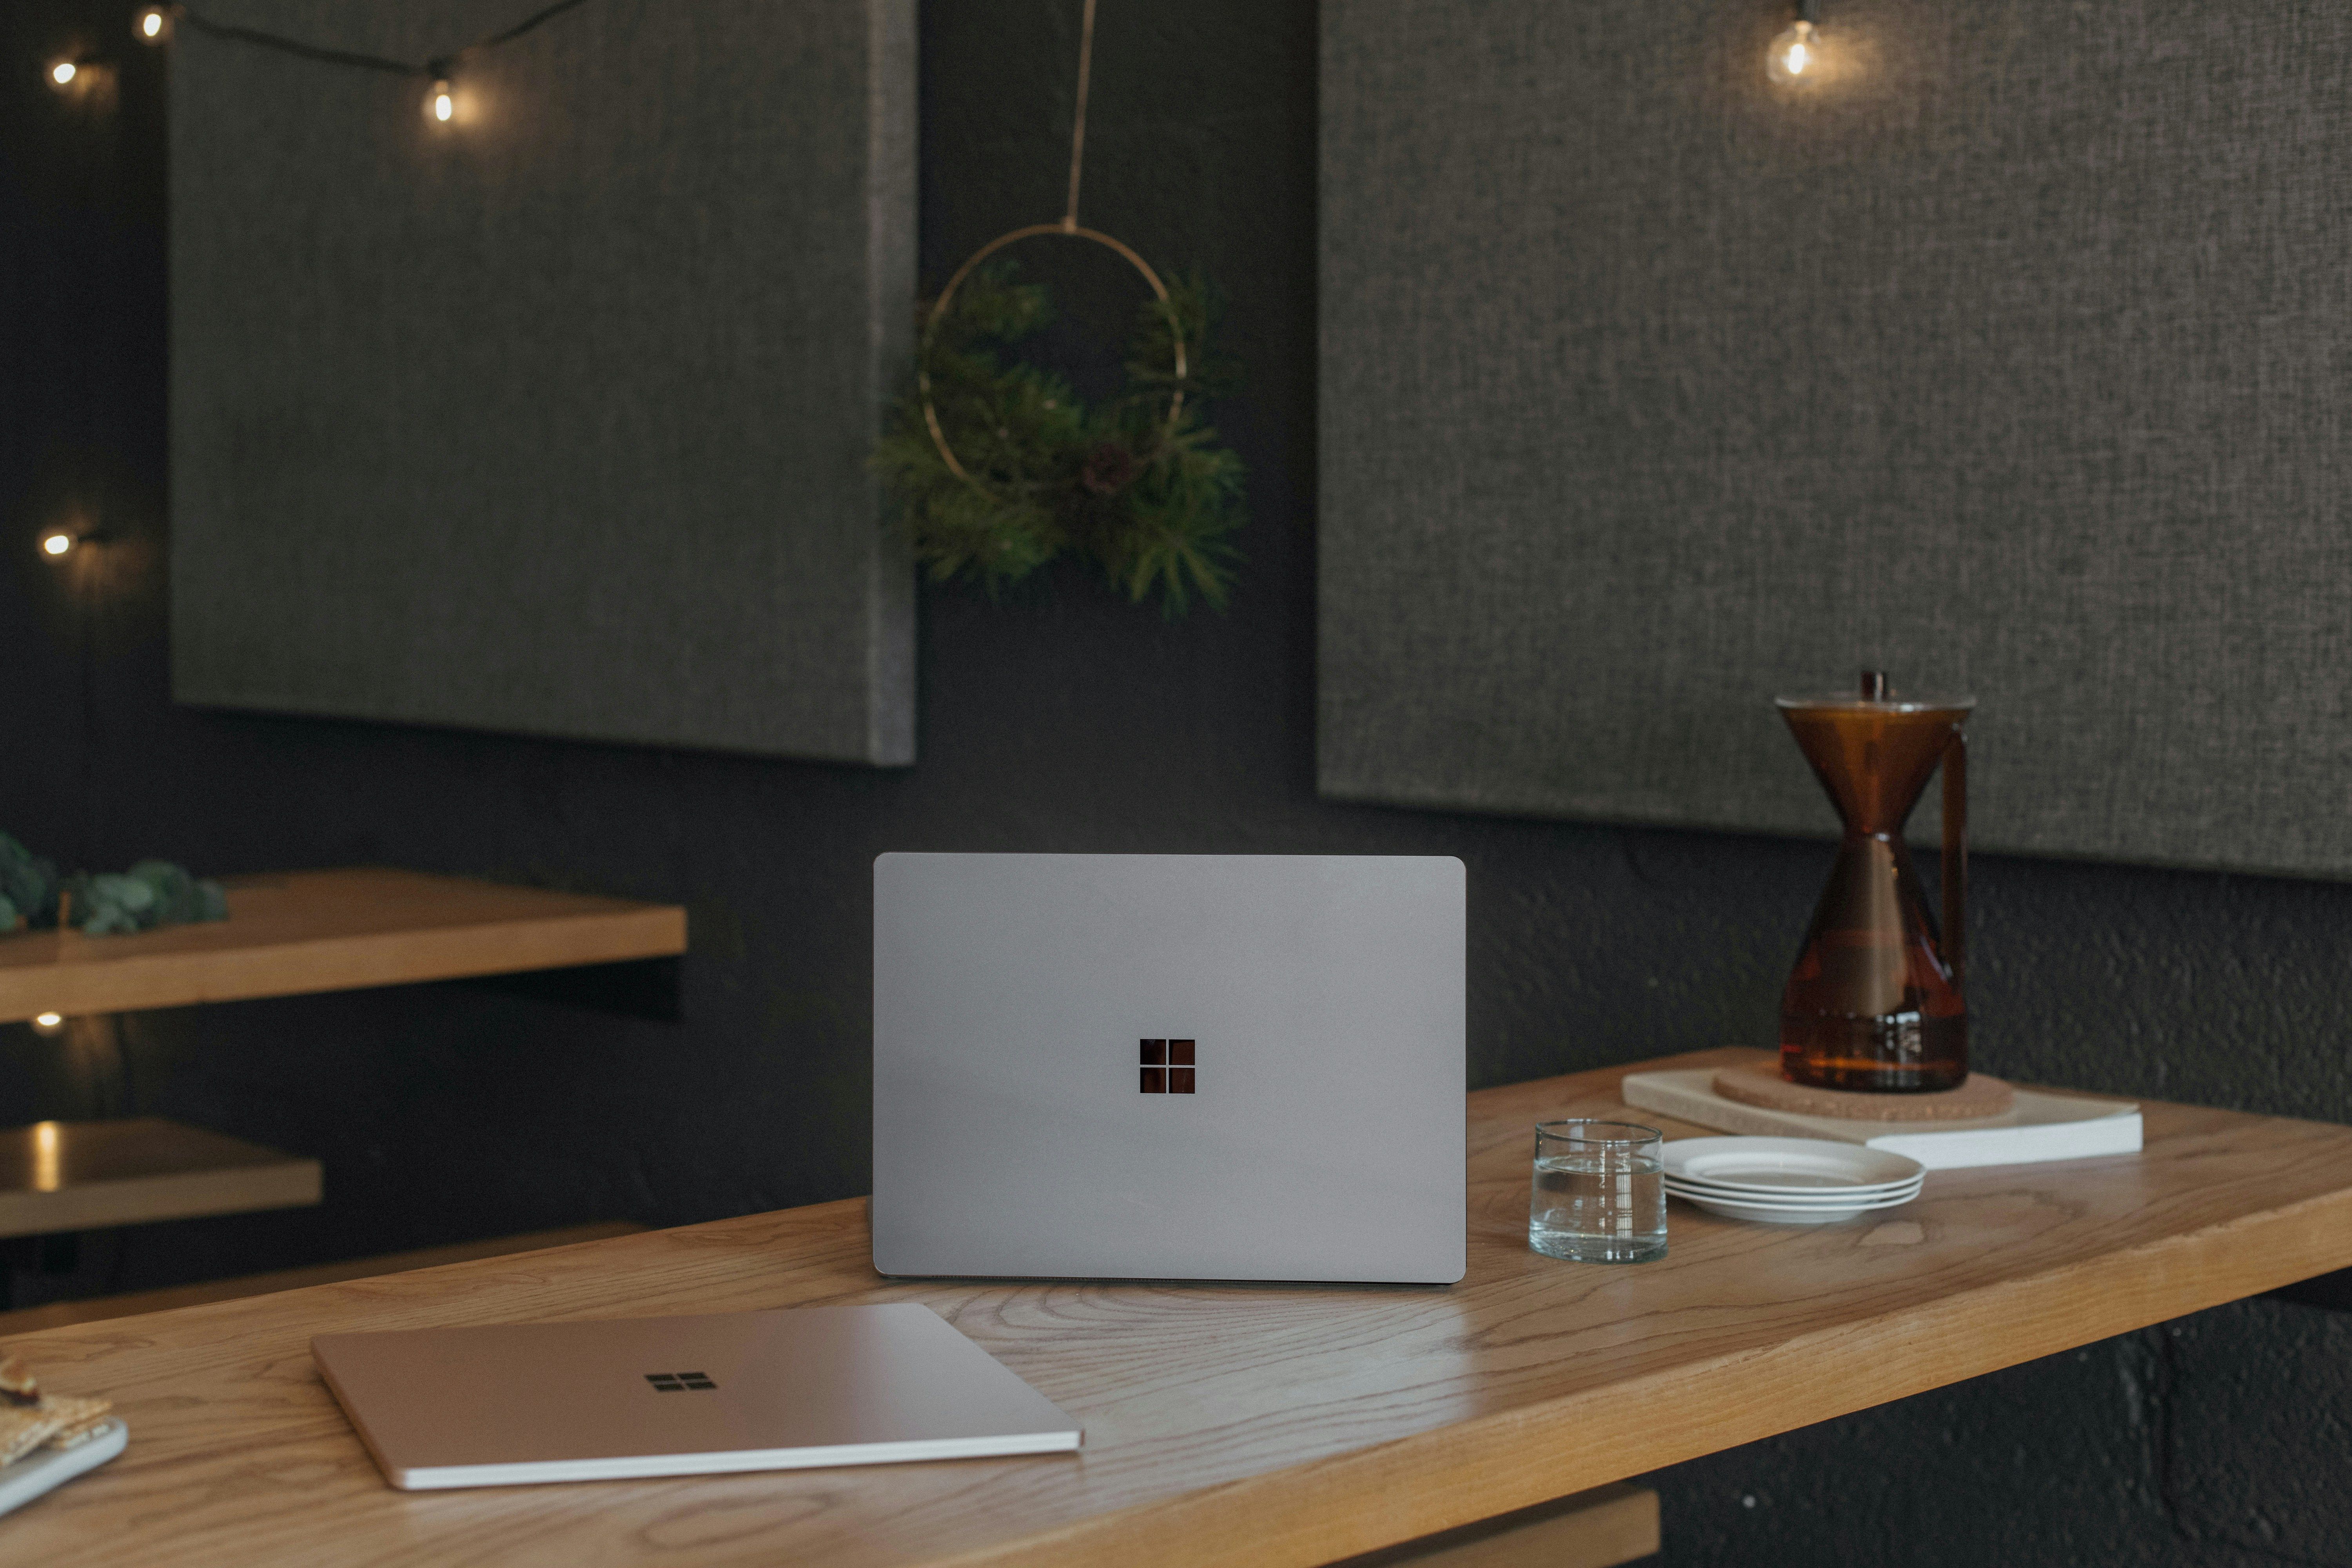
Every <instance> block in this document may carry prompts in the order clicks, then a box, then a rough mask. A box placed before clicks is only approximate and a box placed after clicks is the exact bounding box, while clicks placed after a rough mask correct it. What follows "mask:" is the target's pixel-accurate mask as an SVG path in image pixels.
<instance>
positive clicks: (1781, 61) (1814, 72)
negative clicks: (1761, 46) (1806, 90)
mask: <svg viewBox="0 0 2352 1568" xmlns="http://www.w3.org/2000/svg"><path fill="white" fill-rule="evenodd" d="M1813 4H1814V0H1799V4H1798V5H1797V19H1796V21H1794V22H1793V23H1791V24H1790V26H1787V27H1786V28H1783V29H1782V30H1781V32H1780V36H1779V37H1776V38H1774V39H1773V40H1772V44H1771V47H1769V48H1768V49H1766V50H1765V51H1764V68H1765V73H1766V74H1767V75H1769V77H1771V79H1773V80H1774V81H1775V82H1778V83H1780V84H1781V85H1783V86H1789V85H1796V84H1801V83H1804V82H1809V81H1818V80H1819V79H1821V74H1822V37H1821V30H1820V29H1819V28H1818V27H1816V26H1814V25H1813V21H1814V17H1813Z"/></svg>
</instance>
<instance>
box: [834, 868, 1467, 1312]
mask: <svg viewBox="0 0 2352 1568" xmlns="http://www.w3.org/2000/svg"><path fill="white" fill-rule="evenodd" d="M1464 880H1465V877H1464V870H1463V866H1462V862H1461V861H1459V860H1456V859H1454V858H1451V857H1423V856H1276V855H1264V856H1258V855H914V854H891V855H884V856H882V857H881V858H878V859H877V860H876V862H875V864H874V1200H873V1222H874V1265H875V1267H876V1268H878V1269H880V1270H881V1271H882V1272H883V1273H885V1274H898V1275H967V1276H1011V1277H1032V1278H1034V1277H1045V1278H1055V1277H1059V1278H1081V1279H1085V1278H1093V1279H1102V1278H1116V1279H1297V1280H1310V1279H1323V1280H1360V1281H1394V1282H1410V1283H1451V1282H1453V1281H1454V1280H1456V1279H1460V1278H1461V1277H1462V1274H1463V1270H1464V1268H1465V1173H1464V1162H1465V1147H1464V1143H1465V1131H1464V1128H1465V1102H1464V1090H1465V1081H1464V959H1463V920H1464Z"/></svg>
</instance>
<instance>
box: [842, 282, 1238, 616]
mask: <svg viewBox="0 0 2352 1568" xmlns="http://www.w3.org/2000/svg"><path fill="white" fill-rule="evenodd" d="M1018 276H1019V275H1018V273H1017V272H1016V270H1015V268H1014V267H1013V263H1011V262H1010V261H999V262H996V263H993V264H991V265H989V266H985V267H982V268H980V269H979V270H977V271H975V272H974V273H973V274H972V275H971V277H970V278H968V279H965V281H964V284H963V287H962V288H961V289H960V290H958V291H957V293H956V295H955V298H954V300H953V303H952V305H951V306H950V310H949V312H948V314H947V315H946V316H945V317H943V318H941V319H940V320H938V321H933V322H931V323H929V351H928V354H927V358H926V362H925V363H926V366H927V368H928V370H929V374H930V382H931V406H932V408H933V409H934V410H935V411H936V412H937V414H938V416H939V421H940V431H941V433H942V434H943V435H944V436H945V437H946V439H947V443H948V446H949V448H950V450H952V451H953V452H954V453H955V455H956V458H957V460H958V461H959V462H961V464H962V465H963V468H964V475H963V476H959V475H958V474H957V473H956V472H955V471H954V470H953V469H952V468H949V467H948V464H947V460H946V459H945V458H943V457H941V456H940V450H939V447H938V445H937V444H936V443H935V442H934V441H933V440H932V438H931V432H930V428H929V425H928V423H927V422H926V421H925V419H924V415H923V400H922V398H921V397H920V396H919V395H916V394H909V395H907V396H906V397H904V398H901V399H900V400H899V401H898V405H897V406H896V407H895V408H894V409H893V410H892V412H891V416H890V422H889V425H888V426H887V429H886V430H885V432H884V434H883V436H882V438H881V440H880V442H879V443H878V444H877V447H876V449H875V454H874V466H875V468H876V470H877V472H878V473H879V474H880V475H881V476H882V478H883V480H884V481H885V483H886V484H887V485H888V486H889V488H890V489H891V490H892V491H893V492H895V493H896V494H897V495H898V498H899V500H901V502H902V503H903V504H904V508H905V518H906V522H907V526H908V530H909V531H910V532H911V533H912V535H913V540H914V547H915V557H916V559H917V560H918V561H919V562H920V563H922V565H923V568H924V570H925V571H927V572H928V573H929V574H930V576H931V577H932V578H933V579H934V580H937V581H940V582H945V581H949V580H951V579H962V580H965V581H969V582H975V583H978V584H980V585H981V586H982V587H983V588H985V589H987V590H988V591H989V592H990V593H991V594H994V593H996V592H998V591H1000V590H1002V589H1003V588H1005V587H1007V586H1009V585H1010V584H1014V583H1018V582H1019V581H1021V580H1022V579H1023V578H1024V577H1026V576H1028V575H1029V574H1031V573H1032V572H1034V571H1036V570H1037V569H1038V568H1039V567H1041V566H1043V565H1045V564H1046V563H1048V562H1050V561H1052V560H1054V559H1055V557H1056V556H1059V555H1061V554H1062V553H1063V552H1077V553H1079V554H1083V555H1085V556H1087V557H1089V558H1090V559H1092V560H1093V561H1094V562H1095V563H1096V564H1097V566H1098V567H1099V568H1100V569H1101V571H1102V573H1103V574H1104V575H1105V576H1106V577H1107V578H1108V580H1109V581H1110V583H1111V584H1112V585H1113V586H1114V587H1116V588H1118V590H1119V591H1120V592H1122V593H1124V594H1126V595H1127V596H1128V597H1129V599H1130V600H1132V601H1134V602H1136V603H1138V604H1140V603H1142V602H1143V601H1144V600H1145V599H1148V598H1150V597H1152V596H1154V595H1157V596H1158V597H1159V600H1160V608H1161V610H1162V611H1163V613H1165V614H1167V615H1169V616H1179V615H1181V614H1183V613H1184V611H1185V610H1186V609H1187V608H1188V607H1189V606H1190V605H1191V603H1192V597H1193V596H1194V595H1199V596H1200V597H1201V598H1202V599H1204V600H1206V601H1208V603H1209V604H1211V605H1216V606H1220V607H1222V606H1223V604H1224V602H1225V598H1226V595H1227V593H1228V592H1229V591H1230V589H1231V587H1232V584H1233V572H1234V563H1235V562H1236V561H1237V560H1238V552H1236V551H1235V550H1234V546H1233V542H1232V535H1233V534H1234V531H1236V530H1237V529H1239V528H1240V527H1241V526H1242V523H1243V521H1244V517H1243V510H1242V501H1241V492H1242V471H1243V470H1242V462H1241V459H1240V458H1238V457H1237V456H1235V455H1234V452H1233V451H1232V450H1231V448H1229V447H1225V446H1223V445H1222V444H1221V443H1220V442H1219V441H1218V439H1217V433H1216V431H1215V430H1214V429H1213V427H1211V426H1209V424H1208V423H1207V422H1206V420H1205V419H1204V417H1203V416H1202V404H1203V403H1204V402H1205V401H1206V400H1208V399H1209V398H1211V397H1213V396H1214V395H1216V394H1217V393H1218V392H1219V391H1221V390H1223V388H1224V386H1225V385H1227V384H1229V383H1230V381H1231V379H1232V376H1231V373H1230V371H1229V370H1228V368H1227V367H1226V365H1225V363H1224V362H1223V361H1222V360H1221V359H1219V358H1217V357H1216V356H1215V354H1214V353H1213V350H1212V348H1211V346H1210V342H1209V334H1210V329H1211V327H1212V325H1213V316H1214V310H1213V297H1212V294H1211V291H1210V289H1209V288H1208V286H1207V284H1206V283H1204V282H1203V281H1202V279H1200V278H1199V277H1198V276H1197V275H1195V276H1192V277H1189V278H1179V279H1175V280H1173V282H1172V283H1171V285H1170V288H1169V297H1168V298H1167V299H1166V300H1159V299H1153V300H1148V301H1146V302H1145V304H1144V306H1143V308H1142V310H1140V311H1139V315H1138V318H1137V321H1136V328H1135V333H1134V336H1133V337H1132V338H1131V339H1130V341H1129V346H1128V353H1127V360H1126V381H1125V384H1124V385H1123V386H1122V387H1121V388H1120V390H1119V391H1118V394H1117V395H1114V396H1111V397H1109V398H1107V399H1105V400H1104V401H1102V402H1101V403H1100V404H1099V405H1096V406H1093V407H1089V406H1087V404H1086V403H1085V402H1084V401H1083V400H1082V399H1080V398H1079V397H1078V396H1077V395H1076V393H1075V392H1074V391H1073V390H1072V389H1071V387H1070V384H1069V383H1068V382H1067V381H1066V380H1064V379H1063V378H1062V377H1060V376H1058V375H1055V374H1053V373H1051V372H1050V371H1045V370H1040V369H1038V368H1037V367H1036V366H1034V365H1029V364H1024V363H1018V362H1013V363H1007V362H1006V361H1005V360H1003V358H1001V357H999V353H998V351H999V350H1000V349H1003V348H1006V347H1009V346H1011V345H1012V344H1014V343H1017V342H1020V341H1021V340H1023V339H1024V338H1026V337H1028V336H1030V335H1031V334H1032V333H1034V332H1035V331H1037V330H1038V329H1039V328H1041V327H1043V326H1044V325H1045V322H1046V321H1048V320H1050V319H1051V317H1052V313H1053V308H1052V305H1051V303H1050V302H1049V300H1047V298H1046V294H1045V289H1043V288H1041V287H1039V286H1038V285H1036V284H1034V283H1023V282H1021V281H1019V280H1018ZM1179 334H1181V337H1182V340H1183V343H1184V347H1185V356H1186V360H1187V368H1186V374H1183V375H1181V376H1179V375H1178V374H1176V372H1175V368H1174V366H1175V342H1176V338H1177V337H1178V335H1179ZM1180 391H1181V393H1182V394H1183V396H1184V402H1183V406H1182V408H1181V410H1180V411H1179V412H1178V414H1177V415H1176V416H1175V418H1174V419H1172V420H1171V419H1170V417H1169V416H1168V406H1169V404H1170V402H1171V399H1172V398H1173V397H1174V395H1176V394H1177V393H1178V392H1180Z"/></svg>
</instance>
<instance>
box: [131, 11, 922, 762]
mask: <svg viewBox="0 0 2352 1568" xmlns="http://www.w3.org/2000/svg"><path fill="white" fill-rule="evenodd" d="M205 10H206V14H207V15H208V16H214V17H215V19H217V20H220V21H224V22H238V23H245V24H247V25H251V26H262V27H267V28H269V29H272V30H275V31H278V32H282V33H288V34H292V35H295V36H298V37H305V38H309V39H314V40H318V41H320V42H322V43H331V44H333V45H336V46H339V47H346V48H354V49H362V50H368V51H373V52H378V53H384V54H390V55H393V56H395V57H398V58H426V57H429V56H431V55H434V54H436V53H438V52H441V51H443V50H445V49H447V48H449V47H453V46H454V45H455V44H457V43H458V42H462V41H463V40H465V39H467V38H471V37H478V36H480V35H482V34H484V33H487V32H489V31H492V30H494V29H496V28H499V27H502V26H507V25H509V24H511V23H512V22H514V21H515V20H516V19H517V18H518V16H520V15H521V14H523V13H526V12H528V11H529V10H530V6H529V5H520V6H519V5H518V4H517V0H399V3H398V4H383V3H381V0H215V4H213V5H207V6H206V7H205ZM914 11H915V0H696V3H695V4H693V5H674V4H656V3H655V0H591V3H590V4H589V5H584V6H583V7H581V8H580V9H579V10H577V11H575V12H572V13H569V14H567V15H565V16H560V17H557V18H555V19H554V20H552V21H551V22H549V23H548V24H547V25H546V26H543V27H541V28H540V29H539V30H538V31H536V32H533V33H531V34H530V35H529V36H528V37H524V38H522V39H520V40H518V41H516V42H515V43H513V44H511V45H509V46H507V47H504V48H501V49H499V50H496V51H493V52H492V53H489V54H488V55H485V56H483V57H480V58H478V60H477V61H475V62H472V63H470V64H468V65H467V67H466V68H464V69H463V70H462V72H461V73H460V75H459V76H458V77H457V85H458V88H459V93H460V103H461V106H462V110H463V111H462V112H461V114H460V118H459V122H458V123H457V124H453V125H448V126H437V125H433V124H430V123H428V122H427V121H426V120H425V116H424V114H423V112H422V108H421V106H422V100H423V98H424V95H425V83H423V82H420V81H415V80H412V79H403V78H397V77H391V76H386V75H379V74H374V73H370V72H367V71H362V70H353V69H350V68H341V67H336V66H331V65H323V64H316V63H312V62H310V61H306V60H300V59H294V58H288V57H286V56H283V55H279V54H275V53H269V52H266V51H262V50H258V49H255V48H251V47H245V46H241V45H237V44H234V43H225V42H220V41H217V40H215V39H211V38H208V37H205V36H204V35H203V34H201V33H199V32H197V31H196V30H194V28H189V27H183V28H182V29H180V32H179V36H178V39H177V42H176V43H175V45H174V46H173V47H174V48H175V50H176V54H175V58H174V60H173V81H172V115H171V119H172V316H173V325H172V464H173V473H172V484H173V566H172V586H173V606H172V607H173V626H172V636H173V648H172V651H173V691H174V695H175V696H176V697H177V698H178V699H179V700H182V701H185V702H192V703H200V704H212V705H221V706H227V707H236V708H257V709H268V710H284V711H292V712H303V713H319V714H331V715H340V716H346V717H352V718H361V719H379V720H392V721H407V722H417V723H432V724H453V725H460V726H467V727H473V728H481V729H489V730H499V731H520V732H526V733H536V734H545V735H558V736H574V737H582V738H588V739H595V740H607V741H621V742H650V743H657V744H671V745H682V746H693V747H708V748H714V749H720V750H729V751H740V752H757V753H765V754H772V755H784V756H801V757H814V758H828V759H837V760H843V761H856V762H866V763H907V762H911V761H912V760H913V757H914V694H913V657H912V655H913V637H914V629H913V576H912V572H911V569H910V566H909V563H908V556H907V554H906V552H905V549H904V546H903V544H902V543H901V542H898V541H897V540H895V539H894V538H893V536H892V533H891V531H889V530H887V529H886V528H885V527H884V526H883V524H882V521H881V510H880V507H881V502H880V498H879V496H878V494H877V489H876V486H875V483H874V481H873V479H872V478H871V476H870V475H869V474H868V473H867V471H866V455H867V452H868V450H869V449H870V447H871V445H872V441H873V437H874V434H875V431H876V430H877V421H878V411H879V409H880V407H881V406H882V405H883V404H884V403H885V402H886V401H887V398H888V396H889V395H891V394H892V393H893V392H894V391H895V390H896V388H897V387H898V384H899V380H900V378H901V376H902V375H903V374H905V371H906V367H907V365H908V358H909V354H910V352H911V338H912V307H911V301H912V300H913V298H914V292H915V279H914V245H915V188H914V163H915V80H914V77H915V54H914Z"/></svg>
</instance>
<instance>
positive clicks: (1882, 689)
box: [1772, 669, 1977, 713]
mask: <svg viewBox="0 0 2352 1568" xmlns="http://www.w3.org/2000/svg"><path fill="white" fill-rule="evenodd" d="M1772 701H1773V705H1774V706H1775V707H1778V708H1780V710H1782V711H1784V712H1785V711H1788V710H1792V709H1802V710H1808V711H1819V710H1822V709H1835V710H1839V711H1842V712H1856V711H1859V712H1864V713H1964V712H1967V711H1968V710H1970V709H1972V708H1974V707H1975V706H1976V705H1977V700H1976V699H1975V698H1973V697H1898V696H1896V695H1895V688H1894V687H1893V685H1892V684H1890V683H1889V682H1888V680H1887V679H1886V672H1885V670H1883V669H1865V670H1864V671H1863V672H1862V679H1861V681H1860V682H1859V683H1858V685H1857V686H1856V688H1855V689H1854V690H1853V691H1846V692H1824V693H1822V695H1821V696H1818V697H1775V698H1774V699H1772Z"/></svg>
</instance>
